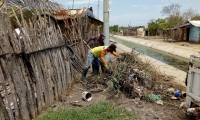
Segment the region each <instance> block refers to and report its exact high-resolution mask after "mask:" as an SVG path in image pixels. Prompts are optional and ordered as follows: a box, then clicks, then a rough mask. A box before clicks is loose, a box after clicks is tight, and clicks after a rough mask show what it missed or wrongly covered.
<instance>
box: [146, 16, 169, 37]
mask: <svg viewBox="0 0 200 120" xmlns="http://www.w3.org/2000/svg"><path fill="white" fill-rule="evenodd" d="M169 27H171V25H170V24H169V23H166V19H161V18H158V19H157V20H153V19H152V20H150V21H149V23H148V30H149V33H150V35H158V33H159V34H160V35H162V33H163V31H164V30H165V29H167V28H169Z"/></svg>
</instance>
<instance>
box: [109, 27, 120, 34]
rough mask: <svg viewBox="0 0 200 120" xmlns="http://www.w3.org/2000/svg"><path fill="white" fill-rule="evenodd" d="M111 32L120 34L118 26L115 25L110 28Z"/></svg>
mask: <svg viewBox="0 0 200 120" xmlns="http://www.w3.org/2000/svg"><path fill="white" fill-rule="evenodd" d="M109 29H110V32H112V33H116V32H118V25H113V26H110V28H109Z"/></svg>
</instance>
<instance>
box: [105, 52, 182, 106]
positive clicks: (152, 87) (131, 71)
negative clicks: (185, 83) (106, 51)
mask: <svg viewBox="0 0 200 120" xmlns="http://www.w3.org/2000/svg"><path fill="white" fill-rule="evenodd" d="M109 68H110V70H111V71H112V74H111V75H110V74H109V75H106V76H105V78H106V80H105V81H106V84H107V85H108V87H109V88H110V91H111V92H110V93H111V94H112V93H113V94H114V96H116V97H117V96H119V94H120V93H123V94H125V95H126V97H128V98H130V99H133V101H134V102H135V101H136V102H135V103H136V104H138V105H140V102H139V101H141V100H145V101H146V102H155V103H157V104H159V105H163V104H165V102H164V101H163V100H168V101H170V100H181V99H184V97H185V96H186V94H185V92H184V91H185V88H183V87H181V86H178V85H174V84H173V80H174V77H173V76H167V75H164V74H162V73H160V72H159V71H158V69H157V68H156V67H154V65H152V64H151V63H150V62H149V61H146V62H142V60H141V59H140V58H139V57H138V56H137V54H135V53H121V54H120V55H119V57H118V58H116V60H113V61H110V64H109ZM179 103H180V102H179ZM179 103H177V105H176V106H177V107H178V106H179V105H178V104H179ZM167 104H170V102H168V103H167Z"/></svg>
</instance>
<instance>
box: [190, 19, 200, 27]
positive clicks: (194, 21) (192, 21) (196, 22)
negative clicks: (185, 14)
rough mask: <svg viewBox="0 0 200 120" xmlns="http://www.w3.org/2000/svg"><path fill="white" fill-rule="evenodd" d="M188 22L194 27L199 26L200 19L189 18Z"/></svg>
mask: <svg viewBox="0 0 200 120" xmlns="http://www.w3.org/2000/svg"><path fill="white" fill-rule="evenodd" d="M189 22H190V23H191V24H192V25H194V26H196V27H200V20H191V21H189Z"/></svg>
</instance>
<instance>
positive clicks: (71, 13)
mask: <svg viewBox="0 0 200 120" xmlns="http://www.w3.org/2000/svg"><path fill="white" fill-rule="evenodd" d="M86 10H87V8H85V7H84V8H82V9H73V10H70V9H69V10H60V11H57V12H56V15H55V18H56V19H58V20H63V19H67V18H76V17H77V16H83V15H84V13H85V11H86Z"/></svg>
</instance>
